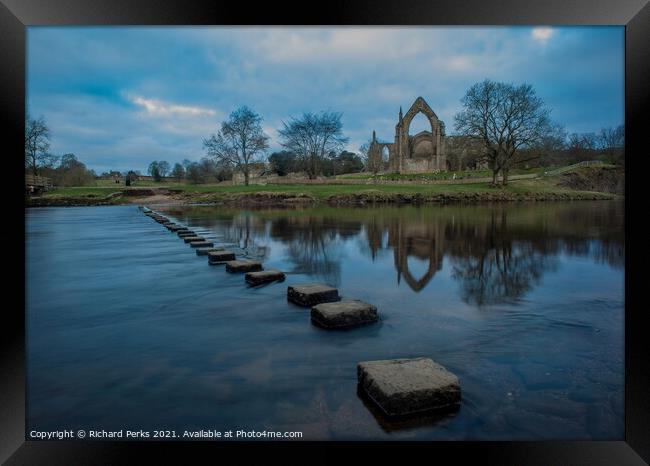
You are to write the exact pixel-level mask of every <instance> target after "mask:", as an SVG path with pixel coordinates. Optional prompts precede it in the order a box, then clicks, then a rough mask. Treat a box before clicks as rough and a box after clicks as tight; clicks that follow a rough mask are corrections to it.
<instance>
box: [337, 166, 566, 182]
mask: <svg viewBox="0 0 650 466" xmlns="http://www.w3.org/2000/svg"><path fill="white" fill-rule="evenodd" d="M555 168H557V167H543V168H542V167H535V168H514V169H512V170H510V175H531V174H536V173H542V172H544V171H548V170H554V169H555ZM454 175H456V179H457V180H467V179H472V178H491V177H492V170H458V171H448V172H447V171H445V172H438V173H383V174H377V175H374V174H372V173H354V174H350V175H342V176H341V178H347V179H356V180H370V179H377V180H387V181H435V180H453V179H454Z"/></svg>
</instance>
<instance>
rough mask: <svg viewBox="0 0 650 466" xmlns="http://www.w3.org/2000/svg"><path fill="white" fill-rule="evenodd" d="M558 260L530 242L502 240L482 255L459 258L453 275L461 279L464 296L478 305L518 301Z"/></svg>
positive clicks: (490, 246) (454, 265)
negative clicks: (536, 248)
mask: <svg viewBox="0 0 650 466" xmlns="http://www.w3.org/2000/svg"><path fill="white" fill-rule="evenodd" d="M556 261H557V259H556V258H555V257H554V256H547V255H545V254H543V253H541V252H540V251H537V250H535V248H534V246H533V245H532V244H530V243H513V242H512V241H509V240H507V241H503V242H498V243H496V244H492V245H487V247H486V248H485V249H484V250H483V253H482V254H480V255H472V256H466V257H456V258H454V260H453V272H452V277H453V278H455V279H457V280H459V281H460V286H461V297H462V299H463V300H464V301H465V302H468V303H473V304H477V305H478V306H483V305H488V304H497V303H501V302H507V301H511V300H516V299H517V298H520V297H521V296H523V295H524V294H525V293H526V292H528V291H530V290H531V289H532V288H533V286H534V285H536V284H537V283H539V280H540V278H541V277H542V274H543V273H544V272H545V271H546V270H548V269H550V268H553V267H554V266H555V264H556Z"/></svg>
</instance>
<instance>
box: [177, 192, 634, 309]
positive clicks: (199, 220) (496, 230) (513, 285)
mask: <svg viewBox="0 0 650 466" xmlns="http://www.w3.org/2000/svg"><path fill="white" fill-rule="evenodd" d="M172 213H173V212H172ZM622 213H623V206H622V205H619V204H613V203H612V204H606V205H603V204H594V205H591V204H588V203H584V202H583V203H580V205H578V206H576V205H574V204H571V205H564V206H562V207H554V208H552V209H548V208H547V206H539V207H534V208H533V207H531V206H503V205H499V206H494V207H490V208H487V207H485V206H447V207H440V206H438V207H435V208H432V207H423V208H416V207H407V208H397V207H383V208H380V209H379V208H378V209H340V208H339V209H337V208H332V209H323V208H320V209H314V210H313V211H292V210H273V209H271V210H268V211H258V212H252V211H246V212H242V211H240V210H237V209H233V210H230V211H228V210H226V209H223V208H218V209H214V210H210V208H198V207H197V208H193V209H188V208H183V209H181V210H179V211H178V212H177V213H175V215H176V216H177V217H178V218H184V219H187V218H188V217H191V218H192V224H193V225H200V226H202V227H204V228H209V229H211V230H213V231H214V232H215V236H216V237H217V238H218V240H219V241H221V242H227V243H230V244H233V245H237V247H239V248H241V250H242V251H244V252H245V253H246V254H249V255H251V256H253V257H259V258H264V257H266V256H267V255H268V254H270V253H272V252H273V251H271V250H270V249H271V248H272V247H273V246H272V244H273V242H279V243H281V244H282V245H283V247H284V257H283V260H286V261H288V263H290V264H291V266H290V267H287V269H285V270H286V271H287V272H289V273H297V274H306V275H309V276H312V277H314V278H316V277H318V279H320V280H324V281H325V282H327V283H330V284H332V285H336V286H339V285H342V283H340V282H341V271H342V267H343V264H344V262H345V261H346V258H345V256H346V254H345V252H344V250H345V249H346V245H348V246H347V247H348V248H349V244H350V242H353V244H355V248H356V247H358V248H359V249H360V250H361V251H362V254H363V255H365V256H366V257H368V259H369V261H368V262H363V263H355V264H354V265H353V266H354V268H355V271H357V270H358V271H359V272H361V273H362V271H363V267H368V266H373V265H371V264H372V263H374V262H380V263H384V264H385V261H386V259H388V261H389V263H392V267H394V272H391V275H392V276H393V277H394V279H393V280H395V281H394V282H393V283H395V282H397V284H398V285H400V284H402V283H405V284H406V285H407V286H408V287H409V288H410V289H411V290H413V291H414V292H420V291H422V290H424V289H425V288H426V287H427V285H428V284H430V283H431V282H432V281H433V280H434V279H435V277H436V274H437V273H438V272H439V271H441V270H442V267H443V259H444V258H445V257H446V258H447V261H448V262H447V263H446V264H447V265H446V267H449V269H450V274H451V277H453V279H454V280H455V281H456V282H457V283H458V286H459V293H460V295H461V297H462V299H463V300H464V301H466V302H468V303H471V304H475V305H478V306H483V305H489V304H497V303H503V302H516V300H518V299H520V298H521V297H523V296H524V295H525V294H526V293H527V292H529V291H530V290H531V289H533V288H534V287H535V286H536V285H537V283H538V282H539V280H540V279H541V278H542V276H543V275H544V273H546V272H548V271H550V270H553V269H554V268H555V267H556V265H557V264H558V257H559V255H560V254H566V255H575V256H581V257H589V258H590V259H592V260H595V261H596V262H603V263H606V264H608V265H610V266H611V267H623V266H624V258H625V249H624V242H623V231H622V225H623V221H622ZM419 261H423V262H424V263H425V264H426V265H425V266H424V270H423V268H422V267H421V266H420V264H418V267H417V269H418V270H423V271H422V272H417V273H416V272H415V269H416V267H414V265H415V264H414V263H415V262H419ZM392 267H391V268H392ZM393 273H394V275H393Z"/></svg>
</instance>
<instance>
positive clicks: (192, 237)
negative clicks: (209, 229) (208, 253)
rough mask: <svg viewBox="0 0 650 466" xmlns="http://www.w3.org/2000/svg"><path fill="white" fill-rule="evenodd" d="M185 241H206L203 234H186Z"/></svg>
mask: <svg viewBox="0 0 650 466" xmlns="http://www.w3.org/2000/svg"><path fill="white" fill-rule="evenodd" d="M183 241H185V242H186V243H191V242H192V241H205V238H204V237H203V236H185V237H184V238H183Z"/></svg>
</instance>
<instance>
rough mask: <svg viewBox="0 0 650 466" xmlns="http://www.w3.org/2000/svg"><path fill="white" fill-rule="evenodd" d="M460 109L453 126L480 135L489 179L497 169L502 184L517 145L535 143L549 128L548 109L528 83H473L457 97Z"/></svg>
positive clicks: (515, 153)
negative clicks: (461, 107) (489, 171)
mask: <svg viewBox="0 0 650 466" xmlns="http://www.w3.org/2000/svg"><path fill="white" fill-rule="evenodd" d="M461 102H462V104H463V110H462V111H461V112H459V113H458V114H456V116H455V121H456V130H457V131H458V132H459V133H460V134H462V135H466V136H475V137H478V138H480V139H481V141H482V142H483V145H484V147H485V151H486V157H487V160H488V163H489V165H490V168H491V169H492V181H493V183H494V184H496V183H497V176H498V174H499V172H501V173H502V175H503V185H506V184H508V172H509V170H510V168H511V166H512V163H513V162H514V161H515V157H516V155H517V153H518V151H519V150H520V149H523V148H527V147H531V146H534V145H535V144H538V143H539V141H540V140H541V139H542V138H543V136H544V135H545V134H547V133H548V131H549V128H550V120H549V116H548V115H549V110H548V109H547V108H546V107H545V105H544V102H543V101H542V99H541V98H539V97H537V95H536V94H535V90H534V89H533V87H532V86H531V85H530V84H521V85H519V86H515V85H513V84H507V83H500V82H494V81H491V80H489V79H486V80H485V81H483V82H480V83H477V84H474V85H473V86H472V87H471V88H470V89H469V90H468V91H467V93H466V94H465V96H464V97H463V98H462V99H461Z"/></svg>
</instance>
